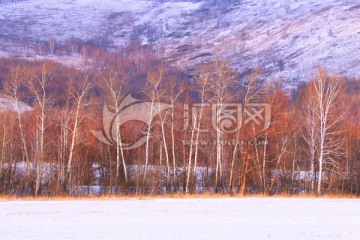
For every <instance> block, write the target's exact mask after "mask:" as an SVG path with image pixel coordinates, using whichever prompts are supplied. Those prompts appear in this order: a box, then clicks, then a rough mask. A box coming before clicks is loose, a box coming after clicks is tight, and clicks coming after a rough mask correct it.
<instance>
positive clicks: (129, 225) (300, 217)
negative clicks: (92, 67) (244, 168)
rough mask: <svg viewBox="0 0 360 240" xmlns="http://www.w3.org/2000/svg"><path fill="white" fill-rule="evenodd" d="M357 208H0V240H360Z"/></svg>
mask: <svg viewBox="0 0 360 240" xmlns="http://www.w3.org/2000/svg"><path fill="white" fill-rule="evenodd" d="M359 222H360V201H359V200H343V199H341V200H340V199H273V198H245V199H185V200H183V199H176V200H171V199H161V200H118V201H117V200H109V201H44V202H32V201H29V202H21V201H15V202H0V239H12V240H15V239H52V240H55V239H107V240H109V239H360V228H359Z"/></svg>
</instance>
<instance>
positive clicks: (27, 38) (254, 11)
mask: <svg viewBox="0 0 360 240" xmlns="http://www.w3.org/2000/svg"><path fill="white" fill-rule="evenodd" d="M232 2H237V3H235V4H229V5H228V6H225V7H222V8H219V7H218V6H213V5H211V4H209V2H208V1H206V2H198V3H192V2H165V3H158V2H155V1H131V0H105V1H101V3H99V1H95V0H57V1H56V0H49V1H46V3H44V1H40V0H29V1H24V2H17V3H5V4H0V50H1V51H2V52H3V53H0V55H1V54H3V55H4V54H5V55H8V54H17V55H21V54H23V53H24V51H26V54H29V55H31V54H35V52H36V51H35V50H37V44H38V43H39V42H48V41H49V40H51V39H55V40H56V41H57V43H59V44H62V43H65V42H66V40H68V39H74V38H75V39H80V40H82V41H85V42H86V41H87V42H91V43H93V44H95V45H98V46H102V47H105V48H107V49H109V50H115V49H117V48H119V47H122V46H125V45H127V44H129V43H130V42H131V41H134V40H135V39H136V40H139V41H141V43H142V44H152V45H153V47H154V50H156V51H157V54H158V56H159V58H163V59H165V60H167V61H168V62H169V63H171V64H172V65H173V66H178V67H180V68H182V69H184V70H189V71H191V70H193V69H194V66H197V65H199V64H202V63H204V62H207V61H210V60H213V59H223V58H225V59H228V60H229V61H230V63H231V64H232V66H234V67H236V68H238V69H239V70H240V71H241V72H246V71H248V70H249V69H251V68H255V67H261V68H262V69H263V72H264V74H265V76H266V77H267V78H280V77H284V78H286V80H287V81H288V82H293V81H295V82H297V81H298V80H306V79H307V78H308V77H309V76H310V75H311V73H312V71H313V69H314V68H315V67H316V66H318V65H321V66H323V67H325V68H328V69H336V70H338V71H339V72H341V73H343V74H345V75H346V76H348V77H357V76H359V73H360V61H359V60H358V59H359V58H358V56H357V53H358V52H359V50H360V3H356V1H350V0H322V1H316V0H303V1H300V0H283V1H278V0H262V1H258V0H247V1H246V0H244V1H232ZM24 46H26V47H25V48H24Z"/></svg>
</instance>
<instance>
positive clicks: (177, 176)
mask: <svg viewBox="0 0 360 240" xmlns="http://www.w3.org/2000/svg"><path fill="white" fill-rule="evenodd" d="M15 65H16V64H15ZM179 76H180V75H179V74H176V73H175V72H174V71H172V70H171V69H166V67H165V66H162V65H161V66H160V67H156V68H155V69H152V70H149V71H148V73H147V77H146V81H145V82H143V83H142V84H141V85H137V86H136V87H134V82H132V79H131V78H129V77H128V74H127V73H126V71H124V70H121V67H111V68H105V70H104V68H102V70H101V71H87V72H82V71H78V70H74V69H67V68H64V67H63V66H59V65H56V64H53V63H51V62H25V63H23V64H17V66H10V67H9V68H8V69H7V70H3V72H2V77H3V81H2V86H3V90H2V94H3V96H5V97H6V98H10V99H11V100H12V102H13V103H14V104H13V106H11V108H12V111H3V112H2V113H1V114H0V121H1V122H2V124H1V126H2V129H1V131H0V193H1V194H6V195H8V194H9V195H34V196H39V195H58V194H71V195H75V194H90V193H93V194H107V193H125V194H128V193H139V194H140V193H143V194H150V193H151V194H161V193H164V192H166V193H171V192H186V193H196V192H203V191H213V192H228V193H242V194H246V193H265V194H280V193H287V194H295V193H317V194H323V193H329V192H336V193H353V194H358V190H359V183H360V179H359V174H360V165H359V160H360V131H359V116H358V110H359V104H358V102H359V94H358V91H357V90H358V89H359V87H360V85H359V82H358V81H350V80H346V79H343V78H342V77H341V76H339V75H336V74H329V73H327V72H326V71H324V70H323V69H318V71H317V73H316V74H314V77H313V78H312V79H310V80H309V81H308V82H307V83H306V84H304V85H301V86H299V87H298V88H297V89H294V90H292V91H288V90H287V91H286V90H284V89H285V88H284V86H283V84H282V83H281V82H279V81H277V82H272V81H267V82H263V81H261V80H260V79H261V73H260V71H257V70H254V71H252V72H251V73H249V74H248V75H247V76H239V75H238V73H237V72H236V71H234V70H233V69H231V68H230V67H229V66H228V65H227V63H226V62H215V63H212V64H209V65H206V66H203V67H201V68H199V69H198V71H197V73H196V74H195V75H194V76H193V77H191V78H190V79H184V78H183V77H179ZM134 89H136V91H134ZM356 89H357V90H356ZM129 93H132V95H128V94H129ZM23 102H25V103H27V104H28V105H30V106H31V110H29V109H27V108H25V107H24V105H23V104H22V103H23ZM104 106H106V108H105V107H104ZM8 108H10V107H9V106H8Z"/></svg>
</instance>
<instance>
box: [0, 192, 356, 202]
mask: <svg viewBox="0 0 360 240" xmlns="http://www.w3.org/2000/svg"><path fill="white" fill-rule="evenodd" d="M221 198H304V199H312V198H313V199H315V198H326V199H359V196H356V195H353V194H335V193H332V194H326V195H321V196H319V195H313V194H306V195H303V194H293V195H290V194H278V195H267V194H245V195H242V194H235V195H231V194H225V193H218V194H215V193H211V192H207V193H203V194H185V193H172V194H163V195H142V194H141V195H124V194H121V195H120V194H119V195H114V194H113V195H100V196H97V195H89V196H48V197H46V196H41V197H37V198H35V197H31V196H27V197H15V196H0V202H6V201H99V200H100V201H101V200H103V201H109V200H130V199H137V200H151V199H221Z"/></svg>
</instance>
